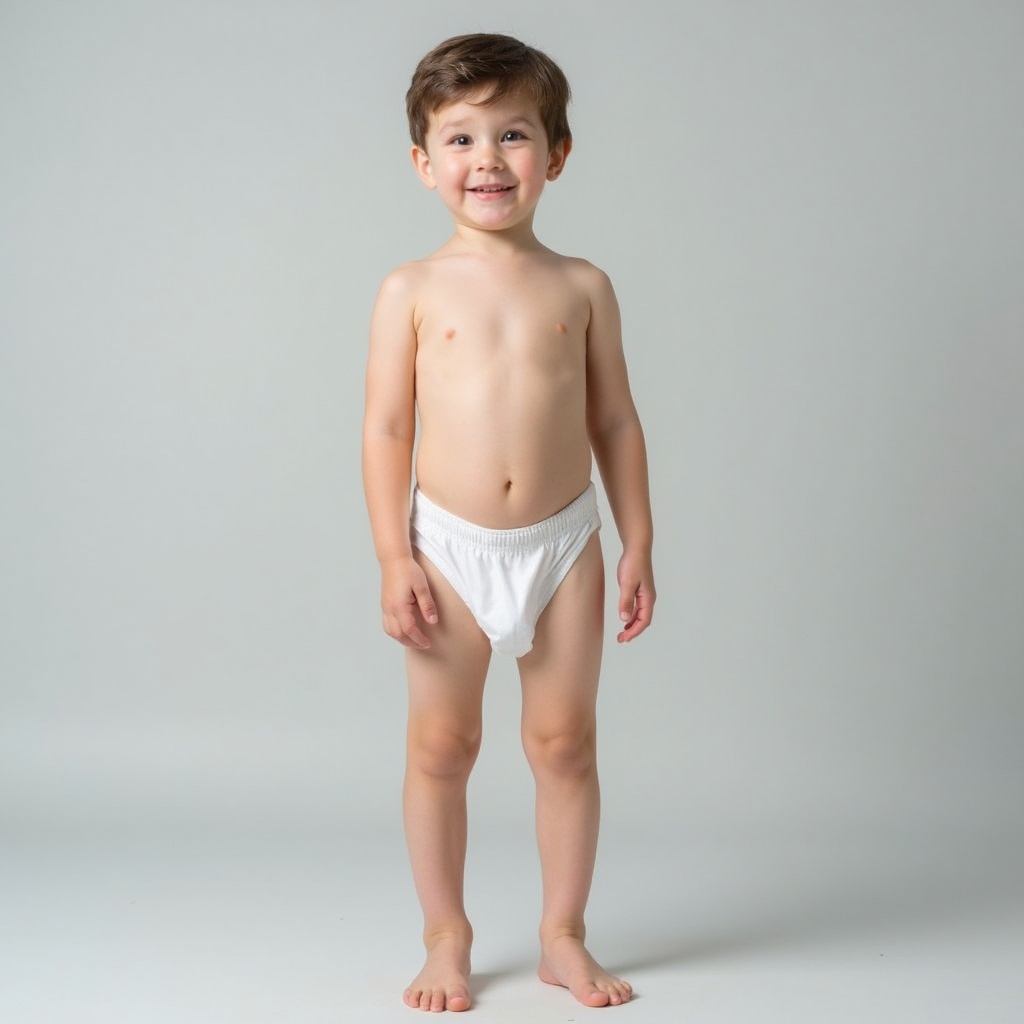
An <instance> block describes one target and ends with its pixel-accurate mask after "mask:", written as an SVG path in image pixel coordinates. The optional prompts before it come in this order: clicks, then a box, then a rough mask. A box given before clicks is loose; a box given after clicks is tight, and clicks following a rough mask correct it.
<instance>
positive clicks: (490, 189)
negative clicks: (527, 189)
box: [469, 185, 512, 195]
mask: <svg viewBox="0 0 1024 1024" xmlns="http://www.w3.org/2000/svg"><path fill="white" fill-rule="evenodd" d="M469 191H470V192H478V193H482V194H483V195H493V194H495V193H498V192H511V191H512V186H511V185H477V186H476V187H475V188H471V189H469Z"/></svg>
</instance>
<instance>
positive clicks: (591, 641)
mask: <svg viewBox="0 0 1024 1024" xmlns="http://www.w3.org/2000/svg"><path fill="white" fill-rule="evenodd" d="M603 622H604V562H603V560H602V556H601V544H600V540H599V539H598V535H597V533H596V532H595V533H594V534H593V535H592V536H591V537H590V540H588V541H587V544H586V547H584V549H583V551H582V552H580V556H579V558H577V559H576V562H575V564H574V565H573V567H572V568H571V569H570V570H569V573H568V574H567V575H566V577H565V579H564V580H563V581H562V583H561V584H560V585H559V587H558V589H557V590H556V591H555V595H554V597H552V598H551V601H550V602H549V603H548V606H547V607H546V608H545V609H544V612H543V613H542V614H541V617H540V619H539V620H538V621H537V631H536V633H535V635H534V640H533V649H532V650H531V651H530V652H529V653H527V654H525V655H523V657H521V658H520V659H519V675H520V678H521V680H522V684H523V729H524V733H528V734H549V735H551V734H559V733H566V732H572V731H575V730H578V729H580V728H583V729H589V728H590V727H591V726H592V723H593V718H594V710H595V705H596V703H597V681H598V676H599V674H600V671H601V651H602V646H603V643H604V629H603Z"/></svg>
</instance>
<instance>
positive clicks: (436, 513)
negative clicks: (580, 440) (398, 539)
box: [412, 483, 599, 551]
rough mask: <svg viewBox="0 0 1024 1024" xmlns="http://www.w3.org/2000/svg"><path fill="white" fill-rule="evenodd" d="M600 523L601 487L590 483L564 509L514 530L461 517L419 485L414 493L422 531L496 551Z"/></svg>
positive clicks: (414, 523)
mask: <svg viewBox="0 0 1024 1024" xmlns="http://www.w3.org/2000/svg"><path fill="white" fill-rule="evenodd" d="M584 525H593V526H598V525H599V520H598V513H597V489H596V488H595V487H594V484H593V483H590V484H589V485H588V487H587V489H586V490H585V491H584V492H583V493H582V494H581V495H580V496H579V497H578V498H576V499H575V500H573V501H571V502H570V503H569V504H568V505H566V506H565V508H563V509H562V510H561V511H560V512H556V513H555V514H554V515H553V516H548V518H547V519H542V520H541V521H540V522H539V523H533V524H532V525H530V526H518V527H516V528H515V529H512V530H491V529H488V528H487V527H486V526H477V525H476V524H475V523H470V522H467V521H466V520H465V519H460V518H459V517H458V516H456V515H452V513H451V512H446V511H445V510H444V509H443V508H441V507H440V506H439V505H435V504H434V503H433V502H432V501H431V500H430V499H429V498H428V497H427V496H426V495H425V494H424V493H423V492H422V491H421V490H420V489H419V487H417V488H416V489H415V490H414V491H413V495H412V526H413V528H414V529H415V530H418V531H419V532H420V533H427V534H436V535H438V536H441V537H445V538H456V539H458V540H459V541H461V542H463V543H465V544H467V545H468V546H471V547H477V548H485V549H488V550H494V551H514V550H517V549H518V550H523V549H526V548H534V547H537V545H538V544H543V543H545V542H547V541H551V540H555V539H556V538H558V537H561V536H564V535H565V534H566V533H568V532H571V531H572V530H574V529H575V528H576V527H578V526H584Z"/></svg>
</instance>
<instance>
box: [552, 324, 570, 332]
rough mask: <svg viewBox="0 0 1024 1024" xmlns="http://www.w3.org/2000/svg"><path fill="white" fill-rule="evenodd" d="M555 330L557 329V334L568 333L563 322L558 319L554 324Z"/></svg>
mask: <svg viewBox="0 0 1024 1024" xmlns="http://www.w3.org/2000/svg"><path fill="white" fill-rule="evenodd" d="M555 330H556V331H558V333H559V334H568V333H569V328H568V327H566V326H565V324H563V323H562V322H561V321H559V322H558V323H557V324H555Z"/></svg>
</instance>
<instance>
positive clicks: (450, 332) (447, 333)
mask: <svg viewBox="0 0 1024 1024" xmlns="http://www.w3.org/2000/svg"><path fill="white" fill-rule="evenodd" d="M454 337H455V328H454V327H449V328H448V330H447V331H445V332H444V340H445V341H451V340H452V338H454Z"/></svg>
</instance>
